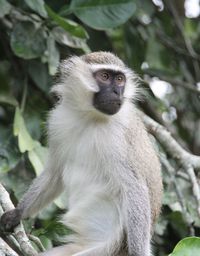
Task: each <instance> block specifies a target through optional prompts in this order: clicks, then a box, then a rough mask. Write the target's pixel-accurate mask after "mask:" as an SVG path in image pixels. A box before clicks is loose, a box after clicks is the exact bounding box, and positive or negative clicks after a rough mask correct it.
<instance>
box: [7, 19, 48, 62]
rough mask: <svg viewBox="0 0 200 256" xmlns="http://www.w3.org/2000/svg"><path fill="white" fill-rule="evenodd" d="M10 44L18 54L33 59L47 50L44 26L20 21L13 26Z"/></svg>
mask: <svg viewBox="0 0 200 256" xmlns="http://www.w3.org/2000/svg"><path fill="white" fill-rule="evenodd" d="M10 44H11V48H12V50H13V52H14V53H15V54H16V55H17V56H19V57H21V58H23V59H33V58H36V57H40V56H42V55H43V53H44V51H45V48H46V45H45V34H44V31H43V29H42V28H36V27H35V25H34V24H33V23H31V22H20V23H17V24H16V25H15V26H14V28H13V31H12V33H11V41H10Z"/></svg>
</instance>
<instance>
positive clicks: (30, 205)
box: [0, 165, 63, 231]
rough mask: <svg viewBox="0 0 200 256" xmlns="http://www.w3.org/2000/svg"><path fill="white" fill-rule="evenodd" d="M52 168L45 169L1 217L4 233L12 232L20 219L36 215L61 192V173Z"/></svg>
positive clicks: (0, 222) (0, 221)
mask: <svg viewBox="0 0 200 256" xmlns="http://www.w3.org/2000/svg"><path fill="white" fill-rule="evenodd" d="M49 166H50V165H49ZM53 166H54V165H51V167H50V168H48V167H46V168H45V170H44V171H43V173H42V174H41V175H40V176H39V177H37V178H36V179H35V180H34V182H33V184H32V185H31V186H30V188H29V189H28V191H27V193H26V194H25V195H24V196H23V198H22V199H21V201H20V202H19V204H18V205H17V207H16V208H15V209H14V210H11V211H9V212H6V213H4V214H3V215H2V217H1V220H0V224H1V226H3V229H4V230H5V231H12V230H13V229H14V227H15V226H17V225H18V224H19V222H20V220H21V219H24V218H28V217H30V216H32V215H34V214H36V213H37V212H38V211H39V210H40V209H42V208H44V207H45V206H46V205H47V204H48V203H50V202H51V201H52V200H53V199H54V198H55V197H57V196H58V195H59V194H60V193H61V192H62V190H63V184H62V175H61V172H59V171H58V170H53V169H52V167H53Z"/></svg>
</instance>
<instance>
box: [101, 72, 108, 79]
mask: <svg viewBox="0 0 200 256" xmlns="http://www.w3.org/2000/svg"><path fill="white" fill-rule="evenodd" d="M100 76H101V79H102V80H103V81H107V80H108V79H109V77H110V76H109V74H108V73H107V72H102V73H101V74H100Z"/></svg>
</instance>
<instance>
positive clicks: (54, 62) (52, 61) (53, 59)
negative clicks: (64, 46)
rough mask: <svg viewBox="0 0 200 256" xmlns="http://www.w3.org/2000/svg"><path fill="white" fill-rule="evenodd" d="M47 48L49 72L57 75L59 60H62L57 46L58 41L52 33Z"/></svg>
mask: <svg viewBox="0 0 200 256" xmlns="http://www.w3.org/2000/svg"><path fill="white" fill-rule="evenodd" d="M47 49H48V64H49V65H48V66H49V74H50V75H55V73H56V71H57V67H58V64H59V60H60V53H59V51H58V48H57V46H56V42H55V39H54V37H53V35H50V36H49V37H48V39H47Z"/></svg>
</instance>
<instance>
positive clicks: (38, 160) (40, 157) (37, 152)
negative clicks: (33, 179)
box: [28, 142, 47, 176]
mask: <svg viewBox="0 0 200 256" xmlns="http://www.w3.org/2000/svg"><path fill="white" fill-rule="evenodd" d="M46 156H47V148H45V147H43V146H41V144H40V143H39V142H35V146H34V148H33V149H32V150H30V151H29V152H28V157H29V160H30V162H31V164H32V165H33V167H34V169H35V172H36V175H37V176H38V175H39V174H40V173H41V172H42V171H43V170H44V164H45V161H46Z"/></svg>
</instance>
